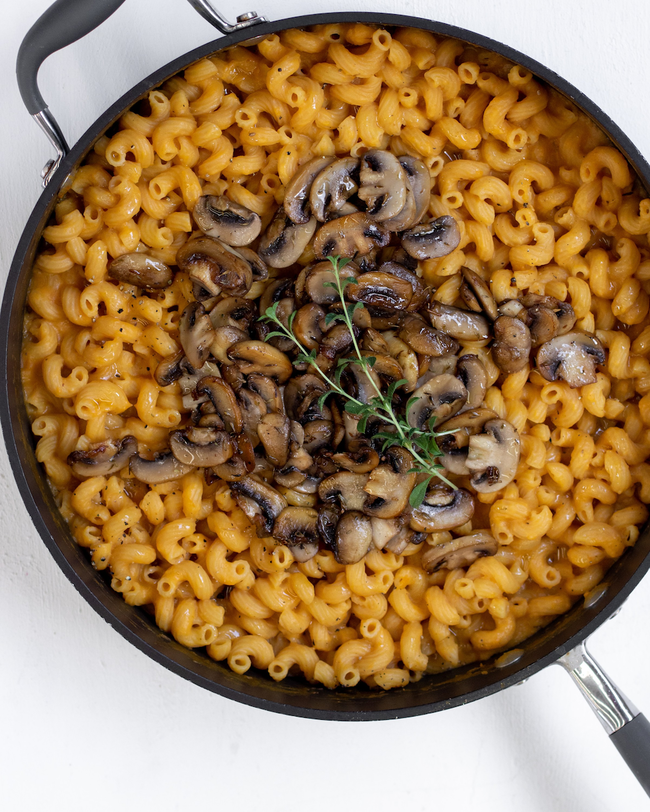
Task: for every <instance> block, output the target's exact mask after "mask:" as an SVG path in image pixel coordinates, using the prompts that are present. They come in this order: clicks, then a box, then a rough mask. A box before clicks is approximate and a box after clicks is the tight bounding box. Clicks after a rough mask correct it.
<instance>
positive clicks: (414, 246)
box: [402, 214, 460, 260]
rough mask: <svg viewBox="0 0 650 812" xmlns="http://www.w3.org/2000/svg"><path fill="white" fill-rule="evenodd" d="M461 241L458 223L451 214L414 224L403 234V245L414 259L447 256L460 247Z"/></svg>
mask: <svg viewBox="0 0 650 812" xmlns="http://www.w3.org/2000/svg"><path fill="white" fill-rule="evenodd" d="M459 242H460V229H459V228H458V223H457V222H456V221H455V220H454V218H453V217H452V216H451V215H449V214H445V215H443V216H442V217H438V219H437V220H431V222H429V223H422V225H419V226H414V227H413V228H411V229H409V230H408V231H405V232H404V233H403V234H402V246H403V247H404V249H405V250H406V252H407V253H408V254H410V255H411V256H412V257H413V258H414V259H422V260H424V259H438V258H439V257H446V256H447V254H451V252H452V251H453V250H454V249H455V248H457V247H458V243H459Z"/></svg>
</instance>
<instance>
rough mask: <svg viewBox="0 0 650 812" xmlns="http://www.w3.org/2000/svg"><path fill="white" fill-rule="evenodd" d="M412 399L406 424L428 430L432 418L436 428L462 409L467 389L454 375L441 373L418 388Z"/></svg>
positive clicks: (430, 426) (465, 400)
mask: <svg viewBox="0 0 650 812" xmlns="http://www.w3.org/2000/svg"><path fill="white" fill-rule="evenodd" d="M412 399H413V400H412V401H411V403H410V406H409V408H408V410H407V413H406V420H407V422H408V424H409V425H410V426H413V428H416V429H421V430H423V429H427V428H429V429H430V428H432V424H431V423H430V422H429V421H430V420H431V419H432V418H435V424H436V426H437V425H438V424H440V423H442V422H444V421H445V420H447V419H448V418H449V417H451V416H452V415H454V414H456V412H458V411H460V409H462V408H463V406H464V405H465V404H466V403H467V389H466V388H465V386H464V385H463V383H462V381H461V380H459V379H458V378H457V377H456V376H455V375H450V374H448V373H443V374H442V375H436V376H435V377H433V378H431V379H430V380H428V381H427V382H426V383H425V384H424V385H423V386H420V387H418V388H417V389H416V390H415V391H414V392H413V395H412Z"/></svg>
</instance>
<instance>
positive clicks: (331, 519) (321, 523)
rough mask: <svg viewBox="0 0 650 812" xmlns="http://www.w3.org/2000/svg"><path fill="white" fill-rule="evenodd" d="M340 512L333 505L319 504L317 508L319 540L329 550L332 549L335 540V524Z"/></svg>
mask: <svg viewBox="0 0 650 812" xmlns="http://www.w3.org/2000/svg"><path fill="white" fill-rule="evenodd" d="M339 516H340V512H339V510H338V508H336V507H334V506H333V505H320V506H319V508H318V522H317V526H318V535H319V536H320V539H321V541H322V542H323V544H325V545H326V546H327V547H329V548H330V549H331V550H333V549H334V544H335V541H336V525H337V524H338V521H339Z"/></svg>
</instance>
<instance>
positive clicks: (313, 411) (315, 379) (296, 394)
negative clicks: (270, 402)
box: [284, 373, 327, 421]
mask: <svg viewBox="0 0 650 812" xmlns="http://www.w3.org/2000/svg"><path fill="white" fill-rule="evenodd" d="M325 392H327V385H326V384H325V382H324V381H323V379H322V378H320V377H319V376H318V375H314V374H312V373H307V374H306V375H299V376H296V377H294V378H291V380H290V381H289V382H288V383H287V385H286V387H285V389H284V403H285V406H286V408H287V414H288V415H289V417H290V418H291V419H292V420H298V421H302V420H304V421H307V420H315V419H317V418H321V417H324V414H323V411H322V410H321V409H318V408H317V407H318V398H319V397H320V396H321V395H323V394H324V393H325Z"/></svg>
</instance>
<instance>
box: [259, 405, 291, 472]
mask: <svg viewBox="0 0 650 812" xmlns="http://www.w3.org/2000/svg"><path fill="white" fill-rule="evenodd" d="M257 434H258V436H259V438H260V440H261V441H262V445H263V446H264V451H265V453H266V456H267V458H268V460H269V462H270V463H272V464H273V465H275V467H276V468H284V466H285V465H286V464H287V459H288V458H289V437H290V434H291V421H290V420H289V418H288V417H287V416H286V415H284V414H278V413H277V412H273V413H271V414H265V415H264V416H263V417H262V419H261V420H260V422H259V424H258V426H257Z"/></svg>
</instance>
